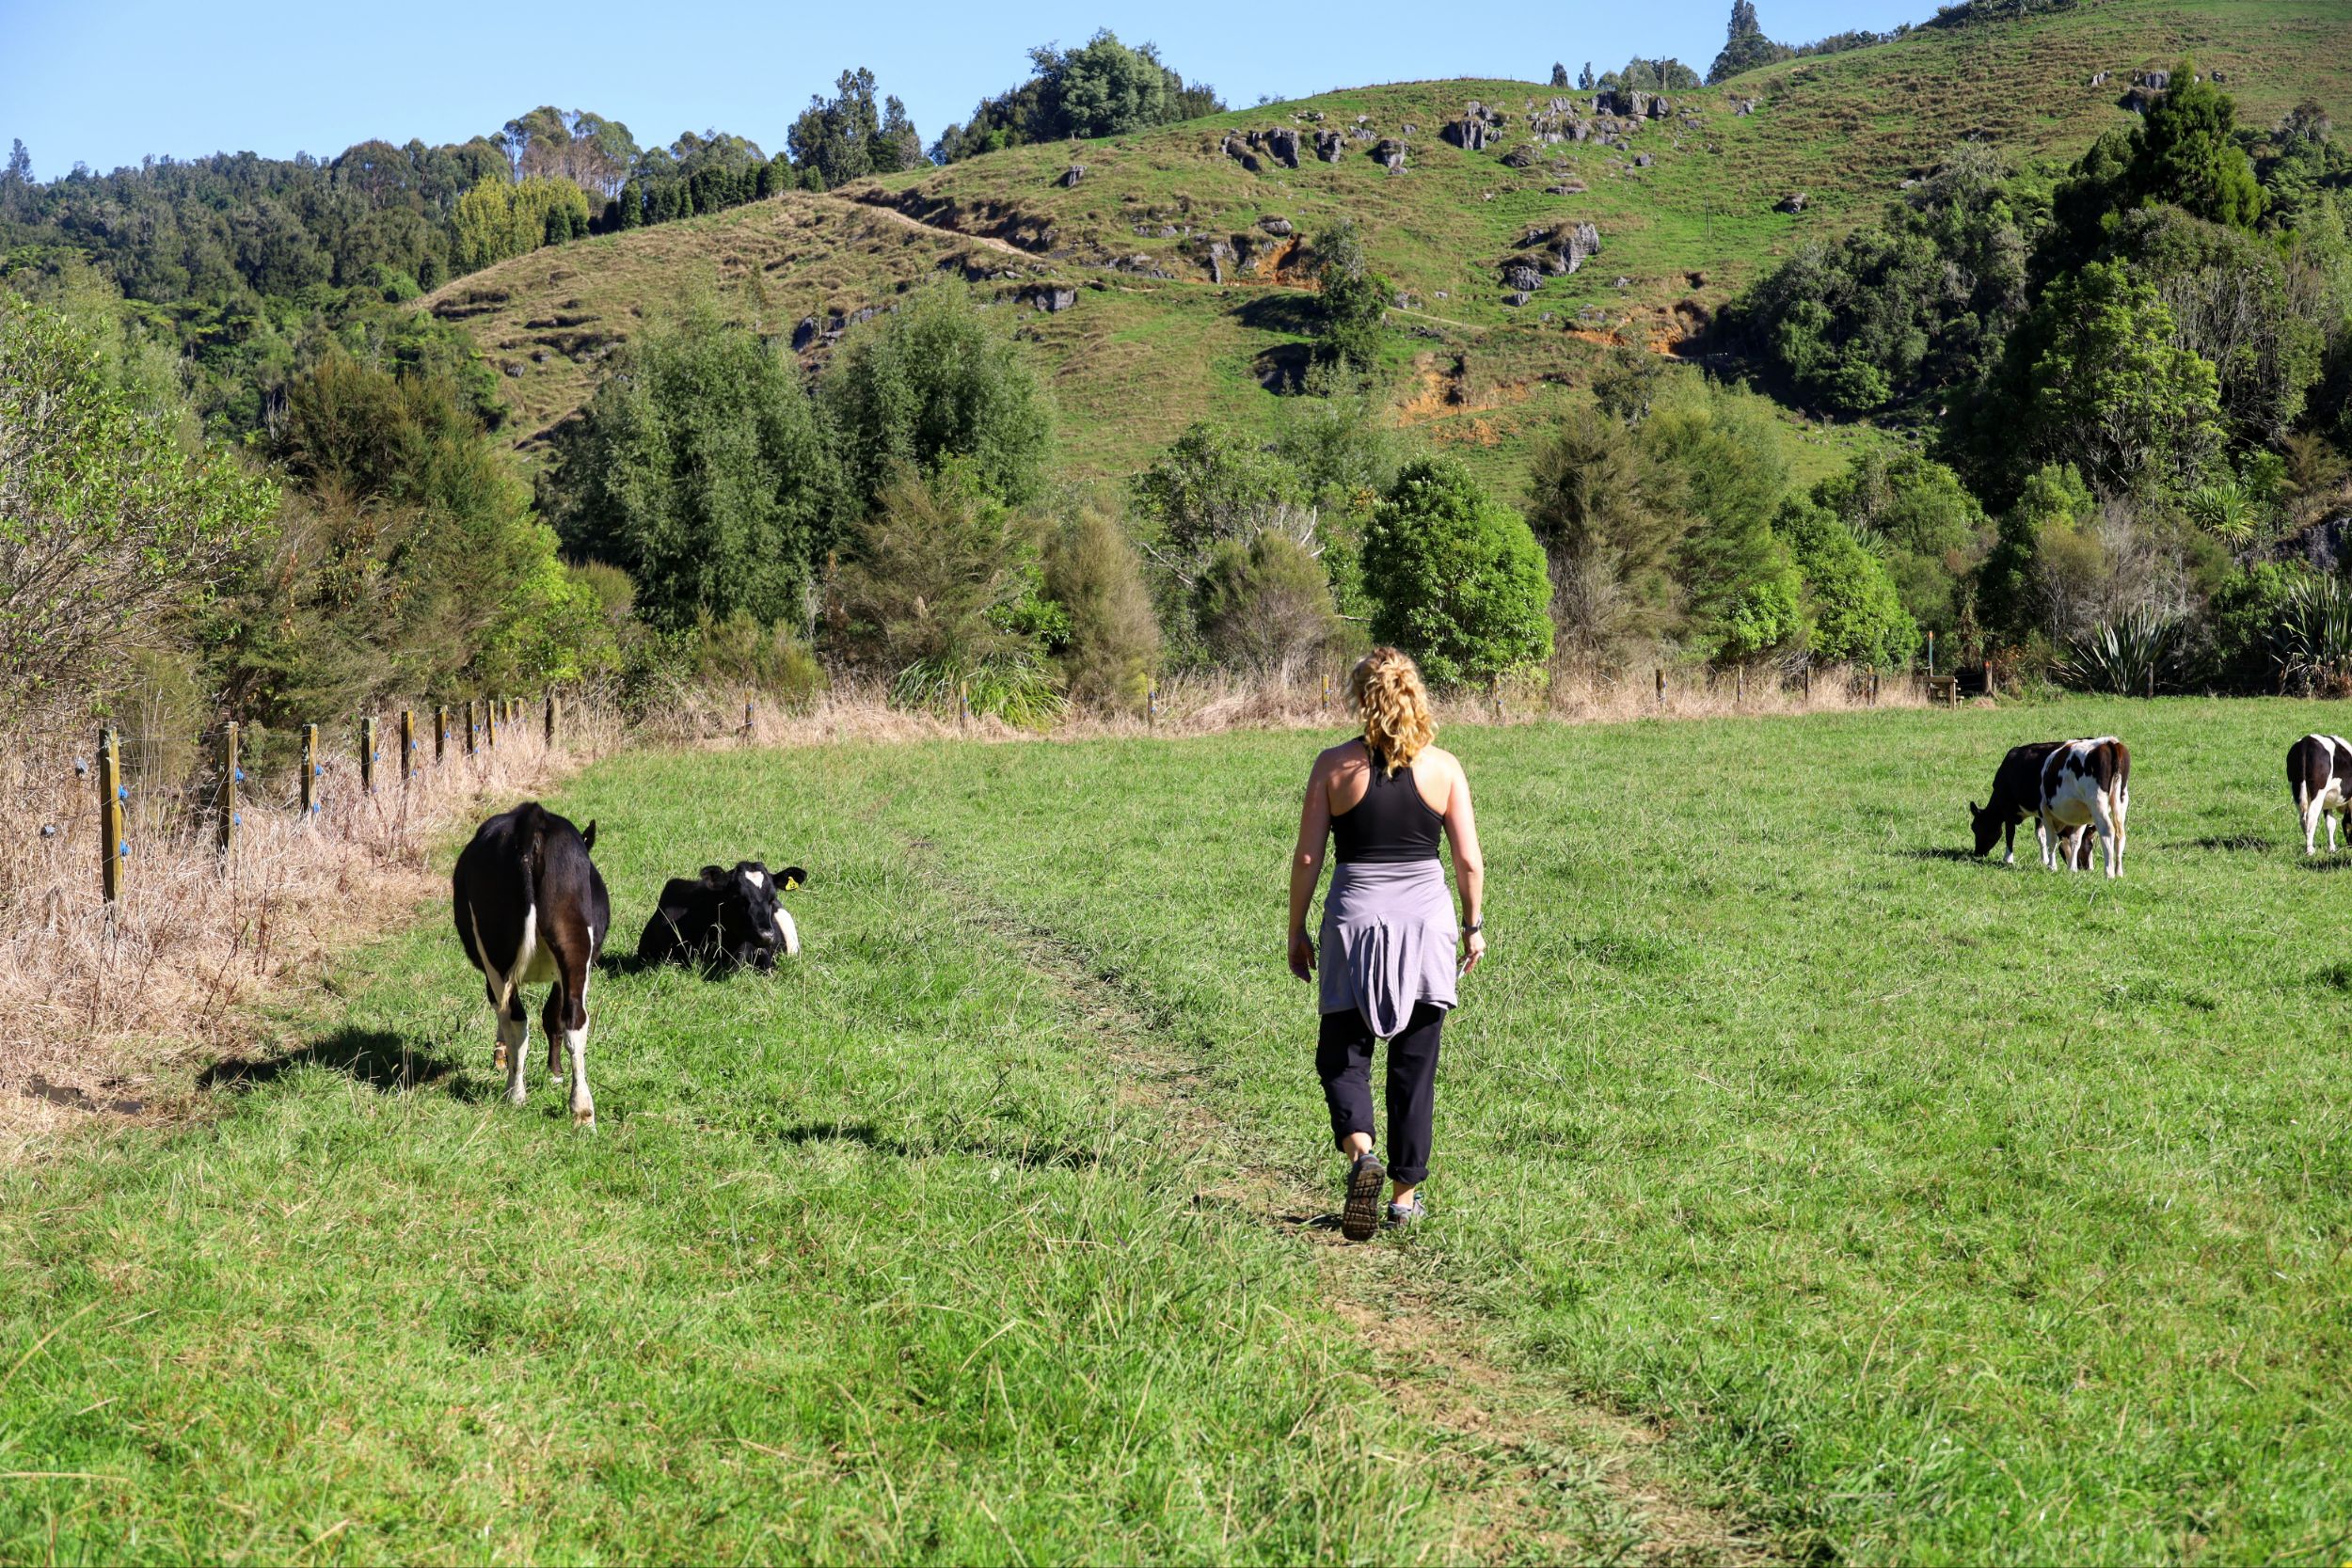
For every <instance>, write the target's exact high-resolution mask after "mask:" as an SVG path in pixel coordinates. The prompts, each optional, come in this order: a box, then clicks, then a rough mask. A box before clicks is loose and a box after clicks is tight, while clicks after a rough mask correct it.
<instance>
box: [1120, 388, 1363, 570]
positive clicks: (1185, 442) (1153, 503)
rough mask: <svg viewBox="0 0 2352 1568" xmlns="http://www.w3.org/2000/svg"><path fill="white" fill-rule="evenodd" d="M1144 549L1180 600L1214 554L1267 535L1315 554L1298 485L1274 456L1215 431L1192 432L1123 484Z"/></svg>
mask: <svg viewBox="0 0 2352 1568" xmlns="http://www.w3.org/2000/svg"><path fill="white" fill-rule="evenodd" d="M1129 494H1130V496H1131V498H1132V502H1133V505H1134V507H1135V513H1136V520H1137V521H1138V522H1139V523H1140V524H1141V526H1142V529H1143V538H1142V540H1141V543H1142V546H1143V549H1144V551H1145V553H1146V554H1148V555H1149V556H1150V557H1151V558H1152V561H1153V562H1155V563H1156V564H1157V565H1158V566H1159V567H1160V568H1161V569H1162V570H1164V571H1166V572H1167V573H1168V575H1169V576H1170V577H1171V578H1174V579H1175V580H1176V582H1177V583H1179V584H1180V585H1181V586H1182V587H1183V588H1184V591H1185V592H1186V593H1187V594H1192V593H1195V592H1197V591H1198V590H1199V588H1200V584H1201V582H1202V580H1203V578H1205V577H1206V576H1207V574H1208V571H1209V568H1210V565H1211V563H1212V562H1214V561H1215V560H1216V556H1217V553H1218V551H1219V550H1220V549H1222V548H1224V547H1225V546H1242V547H1243V548H1245V549H1247V548H1248V546H1250V545H1252V544H1254V543H1256V541H1257V540H1258V539H1259V538H1260V537H1261V536H1263V535H1266V534H1274V535H1277V536H1279V537H1281V538H1284V539H1287V540H1289V541H1290V542H1291V543H1293V544H1295V545H1297V546H1300V547H1301V548H1302V549H1307V550H1313V549H1315V548H1317V547H1318V546H1319V541H1318V539H1317V533H1318V529H1317V523H1318V517H1317V514H1316V509H1315V506H1314V504H1313V502H1312V500H1311V499H1310V497H1309V495H1308V487H1307V484H1306V482H1305V480H1304V479H1303V477H1302V476H1301V475H1300V474H1299V472H1298V470H1297V469H1296V468H1295V467H1294V466H1293V465H1292V464H1291V463H1290V462H1289V461H1287V460H1286V459H1285V458H1283V457H1282V456H1281V455H1280V454H1279V453H1277V452H1274V451H1269V450H1267V449H1266V448H1265V447H1263V446H1262V445H1260V444H1258V443H1256V442H1253V441H1250V440H1248V439H1246V438H1244V437H1243V436H1238V435H1235V434H1234V433H1233V432H1232V431H1229V430H1224V429H1220V428H1218V427H1217V426H1215V425H1211V424H1206V423H1201V424H1195V425H1193V426H1192V427H1191V428H1190V429H1188V430H1186V431H1185V432H1184V435H1182V436H1178V437H1177V438H1176V442H1175V444H1174V445H1173V446H1171V447H1169V448H1168V451H1167V453H1166V454H1165V455H1163V456H1162V457H1161V458H1160V459H1159V460H1158V461H1157V462H1155V463H1153V464H1152V466H1151V467H1148V468H1145V469H1144V470H1143V471H1142V472H1141V473H1138V474H1137V475H1136V476H1135V478H1134V479H1133V480H1132V481H1130V483H1129Z"/></svg>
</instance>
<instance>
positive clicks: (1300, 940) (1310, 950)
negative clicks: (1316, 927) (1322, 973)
mask: <svg viewBox="0 0 2352 1568" xmlns="http://www.w3.org/2000/svg"><path fill="white" fill-rule="evenodd" d="M1291 973H1292V974H1295V975H1297V976H1298V977H1299V978H1300V979H1302V980H1311V979H1313V978H1314V977H1315V939H1314V938H1312V937H1311V936H1309V935H1308V934H1307V933H1306V932H1304V931H1293V932H1292V933H1291Z"/></svg>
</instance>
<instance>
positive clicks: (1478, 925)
mask: <svg viewBox="0 0 2352 1568" xmlns="http://www.w3.org/2000/svg"><path fill="white" fill-rule="evenodd" d="M1485 929H1486V922H1485V921H1483V920H1473V921H1471V922H1470V924H1469V925H1467V926H1465V927H1462V934H1463V935H1464V936H1466V937H1474V936H1476V935H1477V934H1478V933H1479V932H1481V931H1483V930H1485Z"/></svg>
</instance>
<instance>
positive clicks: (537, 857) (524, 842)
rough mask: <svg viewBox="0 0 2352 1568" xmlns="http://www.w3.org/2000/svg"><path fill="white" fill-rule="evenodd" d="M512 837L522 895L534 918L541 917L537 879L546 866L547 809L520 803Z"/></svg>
mask: <svg viewBox="0 0 2352 1568" xmlns="http://www.w3.org/2000/svg"><path fill="white" fill-rule="evenodd" d="M515 836H516V843H517V845H518V858H519V859H520V860H521V862H522V869H523V896H524V898H525V899H526V900H527V901H528V903H529V905H530V908H531V911H532V913H533V914H534V915H544V914H545V911H542V910H541V909H540V908H539V879H540V877H541V876H542V875H543V874H544V873H545V872H546V870H547V864H548V811H547V808H546V807H545V806H543V805H541V804H540V803H539V802H538V801H536V800H526V801H524V802H523V806H522V812H521V815H520V816H518V817H517V818H516V823H515Z"/></svg>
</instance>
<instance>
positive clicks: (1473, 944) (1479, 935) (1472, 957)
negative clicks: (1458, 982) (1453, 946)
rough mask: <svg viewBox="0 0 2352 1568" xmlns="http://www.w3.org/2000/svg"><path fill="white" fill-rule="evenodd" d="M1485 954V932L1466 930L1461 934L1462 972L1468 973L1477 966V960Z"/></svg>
mask: <svg viewBox="0 0 2352 1568" xmlns="http://www.w3.org/2000/svg"><path fill="white" fill-rule="evenodd" d="M1485 957H1486V932H1484V931H1467V932H1464V933H1463V936H1462V973H1463V974H1469V973H1470V971H1471V970H1473V969H1476V968H1477V967H1478V960H1479V959H1481V958H1485Z"/></svg>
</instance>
